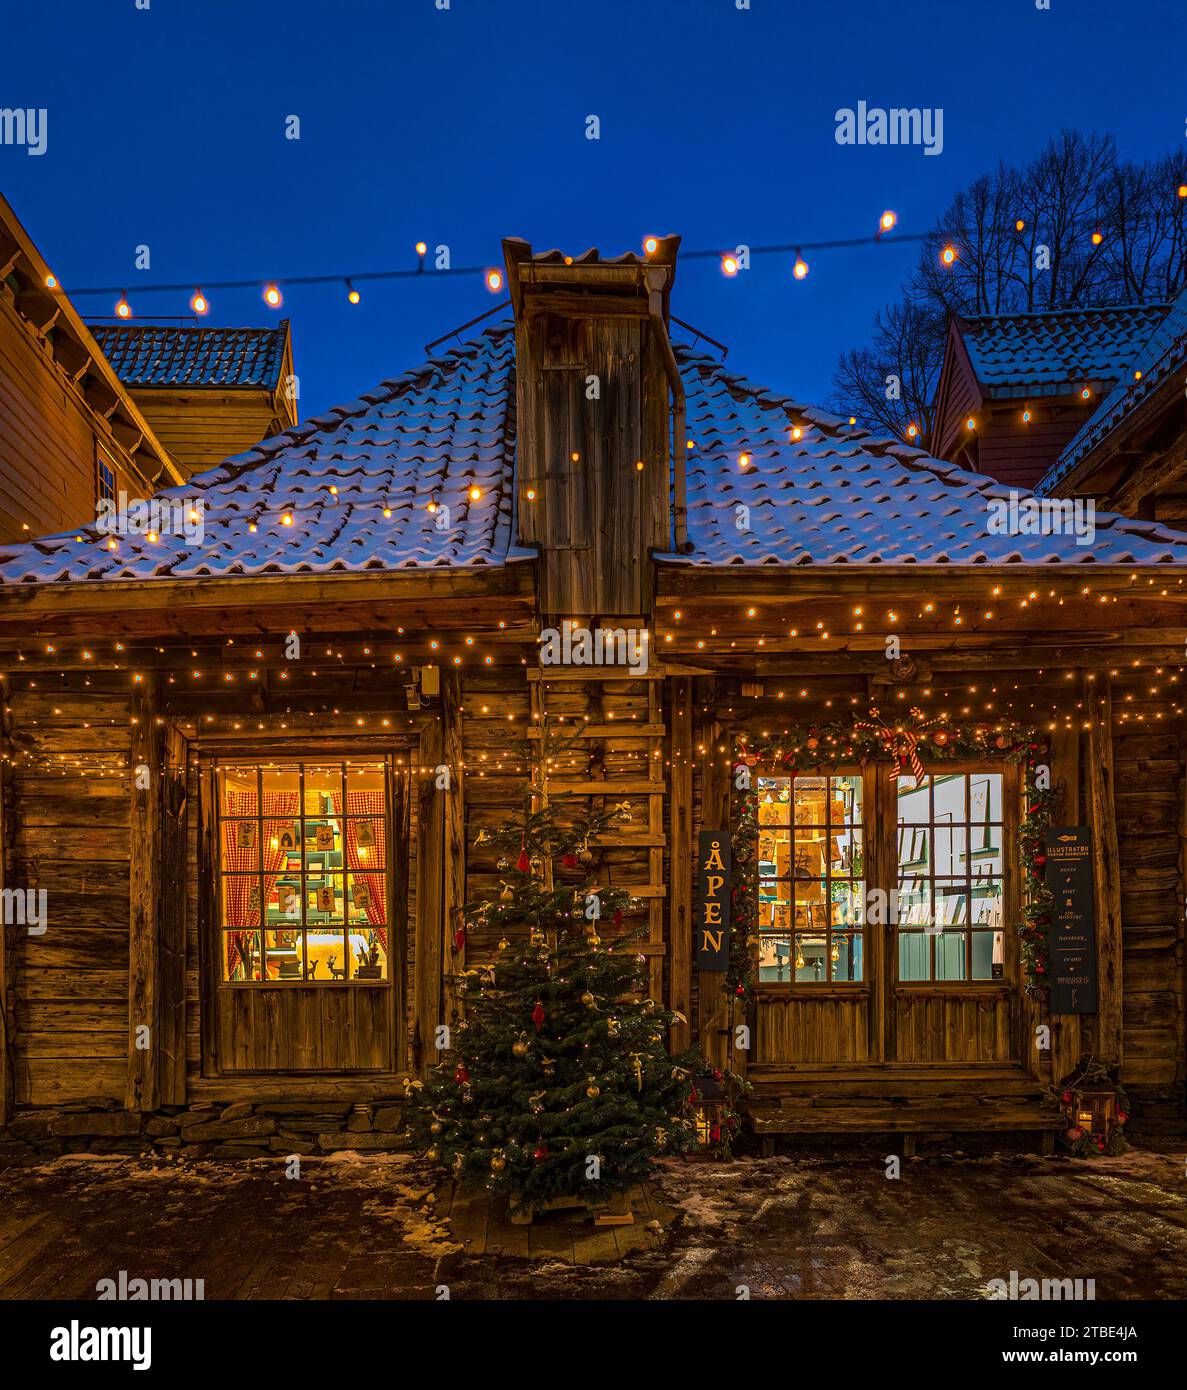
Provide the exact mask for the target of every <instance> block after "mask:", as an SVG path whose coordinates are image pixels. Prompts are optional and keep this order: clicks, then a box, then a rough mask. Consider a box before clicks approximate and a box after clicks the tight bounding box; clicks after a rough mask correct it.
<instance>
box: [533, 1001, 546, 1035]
mask: <svg viewBox="0 0 1187 1390" xmlns="http://www.w3.org/2000/svg"><path fill="white" fill-rule="evenodd" d="M532 1022H533V1023H534V1024H535V1025H536V1032H537V1033H538V1032H539V1031H540V1029H541V1028H543V1027H544V1005H543V1004H542V1003H541V1002H540V1001H539V999H537V1000H536V1007H535V1008H534V1009H533V1010H532Z"/></svg>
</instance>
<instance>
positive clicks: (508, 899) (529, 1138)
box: [413, 804, 698, 1210]
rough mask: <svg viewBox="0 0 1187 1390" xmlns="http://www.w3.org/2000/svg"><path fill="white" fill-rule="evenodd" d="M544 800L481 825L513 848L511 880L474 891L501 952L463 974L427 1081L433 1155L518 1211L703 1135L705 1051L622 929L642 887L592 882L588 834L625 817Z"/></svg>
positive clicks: (478, 919)
mask: <svg viewBox="0 0 1187 1390" xmlns="http://www.w3.org/2000/svg"><path fill="white" fill-rule="evenodd" d="M562 814H563V810H562V809H561V808H558V806H557V805H556V804H552V805H548V804H545V805H544V806H543V807H542V808H541V809H539V810H536V811H534V812H529V813H527V814H526V815H525V816H524V818H523V819H522V820H520V821H519V822H517V823H512V824H508V825H506V826H503V827H502V828H500V829H499V830H497V831H495V832H493V833H488V834H483V835H480V836H479V842H480V843H485V844H488V845H491V846H492V847H493V848H495V849H496V850H497V851H500V852H501V855H502V857H501V858H500V861H499V863H500V866H501V867H502V870H503V875H504V877H503V885H502V890H501V892H500V893H499V894H498V895H497V896H495V897H494V898H493V899H492V900H488V901H480V902H475V903H471V904H468V905H467V906H466V908H465V919H466V923H467V927H468V928H469V929H471V930H472V929H474V928H476V927H482V928H484V929H485V930H486V931H487V932H489V933H492V934H493V937H494V939H496V940H497V942H498V946H497V950H496V953H495V958H494V960H493V961H492V962H491V963H490V964H489V965H486V966H484V967H482V968H472V969H468V970H466V971H464V972H463V973H462V974H461V975H460V976H458V977H456V987H457V990H458V994H459V998H460V1000H461V1002H462V1006H463V1009H464V1018H463V1019H462V1020H461V1021H460V1022H458V1023H456V1024H455V1025H454V1027H453V1029H452V1031H451V1036H450V1044H451V1046H450V1048H449V1050H448V1052H446V1053H445V1054H444V1057H443V1060H442V1061H441V1063H440V1064H439V1065H438V1066H437V1067H436V1068H435V1070H434V1071H433V1072H432V1074H431V1075H430V1077H429V1078H428V1079H427V1080H426V1082H425V1084H424V1087H423V1088H422V1089H421V1090H420V1091H419V1093H418V1102H419V1103H418V1105H417V1107H416V1112H415V1115H414V1119H413V1133H414V1136H415V1137H416V1138H417V1139H418V1141H419V1142H420V1144H421V1146H422V1151H423V1152H424V1154H425V1156H426V1158H427V1159H428V1160H429V1161H430V1162H431V1163H433V1164H434V1165H436V1166H438V1167H440V1168H441V1169H443V1170H445V1171H446V1172H448V1173H451V1174H453V1175H454V1176H456V1177H458V1178H459V1179H462V1180H467V1179H469V1180H473V1181H479V1182H481V1183H483V1184H484V1185H486V1186H488V1187H490V1188H491V1189H492V1190H497V1191H499V1190H501V1191H506V1192H508V1193H509V1194H510V1196H511V1198H512V1209H513V1210H515V1209H516V1208H521V1207H524V1206H531V1205H538V1204H539V1203H541V1202H544V1201H547V1200H548V1199H551V1198H559V1197H564V1198H584V1199H587V1200H589V1201H590V1202H591V1203H597V1202H599V1201H600V1200H602V1199H603V1198H608V1197H609V1196H611V1195H612V1194H614V1193H620V1192H623V1191H624V1190H625V1189H627V1188H629V1187H630V1186H632V1185H633V1184H634V1183H637V1182H638V1181H639V1180H640V1179H642V1178H644V1177H646V1175H647V1173H648V1171H649V1170H650V1168H651V1164H652V1162H653V1160H654V1159H655V1158H656V1157H657V1156H659V1155H662V1154H666V1153H672V1152H676V1151H679V1150H682V1149H685V1148H688V1147H689V1146H690V1145H691V1144H692V1143H693V1142H694V1141H695V1137H696V1132H695V1125H694V1123H693V1115H692V1111H691V1108H690V1104H689V1099H690V1096H691V1094H692V1086H691V1083H690V1078H693V1077H694V1076H695V1075H696V1073H697V1070H698V1067H697V1059H696V1057H695V1055H686V1056H682V1057H678V1058H674V1057H672V1056H670V1055H669V1053H668V1052H667V1050H666V1043H667V1034H668V1029H669V1027H670V1026H671V1024H672V1023H673V1022H674V1021H675V1019H676V1015H675V1014H672V1013H670V1012H668V1011H667V1010H666V1009H663V1008H661V1007H660V1006H659V1004H658V1003H657V1002H656V1001H655V1000H653V999H649V998H646V997H644V994H643V993H642V992H641V991H642V989H643V987H644V985H645V981H646V979H647V970H646V964H647V962H646V958H645V957H644V956H642V955H640V954H639V951H638V940H637V937H632V936H630V935H629V934H626V933H624V931H623V923H624V911H625V910H626V909H627V908H628V905H629V903H630V894H629V893H628V892H627V891H626V890H624V889H611V888H606V887H600V886H598V885H596V884H593V883H591V882H590V866H591V865H592V863H593V860H594V855H593V853H592V851H591V850H590V847H589V845H590V840H591V839H592V838H594V837H595V836H597V835H598V834H599V833H601V832H602V831H604V830H606V829H607V828H609V827H610V826H612V825H613V824H614V823H615V822H616V821H617V820H618V819H619V818H620V816H621V815H622V811H621V809H619V810H618V811H615V812H609V813H602V812H586V813H582V814H578V815H577V816H575V817H572V818H570V819H568V820H567V822H566V823H565V824H562V823H561V815H562Z"/></svg>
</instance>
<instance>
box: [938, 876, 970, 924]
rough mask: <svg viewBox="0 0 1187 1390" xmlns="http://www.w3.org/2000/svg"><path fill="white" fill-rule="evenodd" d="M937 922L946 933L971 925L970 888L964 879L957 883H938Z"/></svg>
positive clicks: (939, 881)
mask: <svg viewBox="0 0 1187 1390" xmlns="http://www.w3.org/2000/svg"><path fill="white" fill-rule="evenodd" d="M935 922H936V925H937V926H939V927H941V928H943V930H944V931H950V930H952V929H953V928H956V929H957V930H959V929H960V928H962V927H967V926H968V925H969V887H968V884H967V883H965V882H964V880H963V879H962V880H960V881H959V882H956V883H945V882H943V881H942V880H937V881H936V886H935Z"/></svg>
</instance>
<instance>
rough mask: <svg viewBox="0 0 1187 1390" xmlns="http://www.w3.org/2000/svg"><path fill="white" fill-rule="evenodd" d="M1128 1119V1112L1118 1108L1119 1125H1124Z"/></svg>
mask: <svg viewBox="0 0 1187 1390" xmlns="http://www.w3.org/2000/svg"><path fill="white" fill-rule="evenodd" d="M1128 1119H1129V1116H1128V1115H1127V1114H1126V1112H1125V1111H1124V1110H1118V1111H1117V1123H1118V1124H1119V1125H1123V1124H1124V1123H1125V1121H1126V1120H1128Z"/></svg>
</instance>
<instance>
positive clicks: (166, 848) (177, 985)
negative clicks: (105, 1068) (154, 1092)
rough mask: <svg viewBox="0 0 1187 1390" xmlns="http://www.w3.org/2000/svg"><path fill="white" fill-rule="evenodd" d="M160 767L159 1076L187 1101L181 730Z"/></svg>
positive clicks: (170, 733)
mask: <svg viewBox="0 0 1187 1390" xmlns="http://www.w3.org/2000/svg"><path fill="white" fill-rule="evenodd" d="M163 744H164V765H163V767H162V771H161V778H162V786H161V852H160V853H161V859H160V862H161V881H160V894H161V903H160V943H161V945H160V951H161V956H160V984H161V1002H160V1008H159V1012H158V1037H157V1041H158V1046H157V1047H156V1048H155V1049H154V1051H155V1052H156V1055H157V1081H158V1085H159V1087H160V1094H159V1103H160V1104H161V1105H184V1104H185V1095H186V1086H185V1082H186V1075H185V962H186V903H187V901H188V884H187V881H186V880H187V875H186V804H187V791H186V784H187V779H188V777H189V767H188V761H189V745H188V743H187V742H186V740H185V738H184V737H183V736H182V734H181V731H180V730H178V729H176V728H173V727H170V728H167V729H166V730H165V731H164V737H163Z"/></svg>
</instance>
